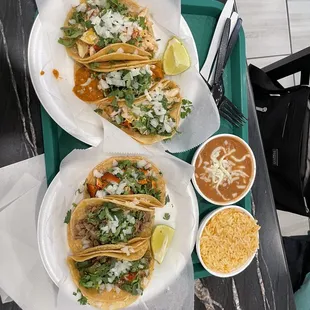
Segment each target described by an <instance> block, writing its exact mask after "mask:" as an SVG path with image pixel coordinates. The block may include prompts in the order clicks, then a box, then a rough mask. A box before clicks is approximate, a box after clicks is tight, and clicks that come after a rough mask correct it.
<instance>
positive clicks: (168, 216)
mask: <svg viewBox="0 0 310 310" xmlns="http://www.w3.org/2000/svg"><path fill="white" fill-rule="evenodd" d="M163 219H164V220H166V221H168V220H169V219H170V214H169V213H165V214H164V216H163Z"/></svg>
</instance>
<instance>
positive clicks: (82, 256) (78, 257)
mask: <svg viewBox="0 0 310 310" xmlns="http://www.w3.org/2000/svg"><path fill="white" fill-rule="evenodd" d="M136 239H138V238H136ZM149 244H150V239H149V238H140V240H138V241H137V240H136V241H135V242H132V240H130V241H129V242H128V244H126V245H122V247H120V245H119V244H111V245H109V246H107V247H106V248H105V249H103V248H99V247H97V248H96V249H95V248H92V249H86V250H85V251H83V252H81V253H78V254H75V255H70V257H71V258H73V259H74V260H75V261H77V262H83V261H84V260H86V259H91V258H94V257H97V256H99V255H101V254H102V255H103V254H104V253H109V254H110V255H112V256H113V257H115V258H119V259H126V260H128V261H132V260H137V259H140V258H141V257H142V256H143V255H144V254H145V252H146V250H147V249H148V247H149Z"/></svg>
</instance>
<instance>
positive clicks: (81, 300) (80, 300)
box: [78, 293, 87, 306]
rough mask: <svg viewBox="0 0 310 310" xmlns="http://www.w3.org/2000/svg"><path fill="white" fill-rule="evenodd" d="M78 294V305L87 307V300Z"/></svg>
mask: <svg viewBox="0 0 310 310" xmlns="http://www.w3.org/2000/svg"><path fill="white" fill-rule="evenodd" d="M80 294H81V297H80V299H78V302H79V303H80V305H83V306H85V305H87V298H86V297H85V296H84V295H83V294H82V293H80Z"/></svg>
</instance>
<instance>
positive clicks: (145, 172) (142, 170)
mask: <svg viewBox="0 0 310 310" xmlns="http://www.w3.org/2000/svg"><path fill="white" fill-rule="evenodd" d="M140 171H141V172H143V173H144V175H146V174H147V172H148V170H145V169H140Z"/></svg>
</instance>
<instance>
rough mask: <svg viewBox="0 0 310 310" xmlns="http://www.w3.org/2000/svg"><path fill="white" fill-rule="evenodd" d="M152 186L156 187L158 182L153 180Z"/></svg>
mask: <svg viewBox="0 0 310 310" xmlns="http://www.w3.org/2000/svg"><path fill="white" fill-rule="evenodd" d="M152 188H156V182H155V181H154V180H152Z"/></svg>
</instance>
